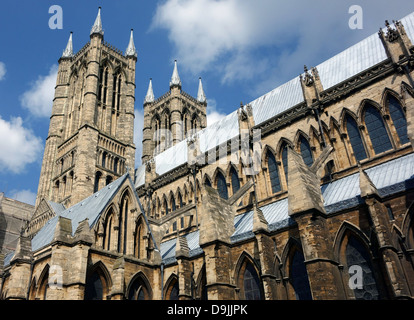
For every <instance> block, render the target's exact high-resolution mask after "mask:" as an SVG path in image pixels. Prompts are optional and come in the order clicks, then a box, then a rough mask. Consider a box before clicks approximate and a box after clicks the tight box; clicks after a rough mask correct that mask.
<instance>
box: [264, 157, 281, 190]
mask: <svg viewBox="0 0 414 320" xmlns="http://www.w3.org/2000/svg"><path fill="white" fill-rule="evenodd" d="M267 166H268V168H269V178H270V184H271V186H272V192H273V193H276V192H279V191H281V190H282V188H281V186H280V179H279V171H278V169H277V163H276V159H275V156H274V155H273V153H272V152H271V151H270V150H269V151H268V152H267Z"/></svg>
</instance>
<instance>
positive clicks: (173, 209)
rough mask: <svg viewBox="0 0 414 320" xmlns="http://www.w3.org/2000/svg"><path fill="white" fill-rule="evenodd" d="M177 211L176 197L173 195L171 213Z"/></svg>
mask: <svg viewBox="0 0 414 320" xmlns="http://www.w3.org/2000/svg"><path fill="white" fill-rule="evenodd" d="M175 210H177V207H176V205H175V198H174V195H173V194H171V212H173V211H175Z"/></svg>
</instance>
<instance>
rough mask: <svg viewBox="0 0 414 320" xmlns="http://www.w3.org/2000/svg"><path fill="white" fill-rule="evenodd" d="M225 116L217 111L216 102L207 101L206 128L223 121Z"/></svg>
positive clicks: (212, 100)
mask: <svg viewBox="0 0 414 320" xmlns="http://www.w3.org/2000/svg"><path fill="white" fill-rule="evenodd" d="M225 116H227V114H225V113H221V112H220V111H218V110H217V103H216V100H214V99H207V126H210V125H212V124H213V123H214V122H217V121H219V120H221V119H223V118H224V117H225Z"/></svg>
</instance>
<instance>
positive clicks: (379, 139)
mask: <svg viewBox="0 0 414 320" xmlns="http://www.w3.org/2000/svg"><path fill="white" fill-rule="evenodd" d="M365 125H366V127H367V130H368V134H369V137H370V139H371V143H372V147H373V148H374V151H375V153H376V154H378V153H382V152H385V151H387V150H390V149H392V144H391V141H390V138H389V137H388V132H387V129H385V124H384V121H383V120H382V118H381V114H380V113H379V111H378V110H377V109H376V108H374V107H373V106H372V105H369V106H368V107H367V108H366V109H365Z"/></svg>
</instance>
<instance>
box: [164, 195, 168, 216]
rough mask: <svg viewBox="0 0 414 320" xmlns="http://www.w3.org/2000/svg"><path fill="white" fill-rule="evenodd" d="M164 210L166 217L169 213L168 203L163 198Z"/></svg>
mask: <svg viewBox="0 0 414 320" xmlns="http://www.w3.org/2000/svg"><path fill="white" fill-rule="evenodd" d="M164 210H165V215H167V214H168V213H169V211H168V202H167V199H165V198H164Z"/></svg>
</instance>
